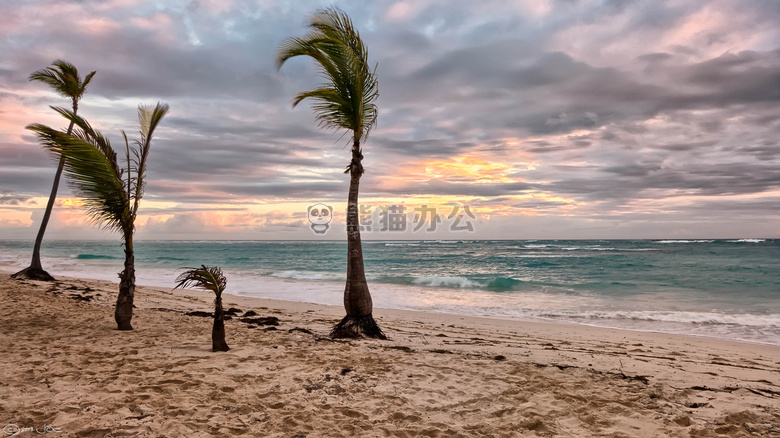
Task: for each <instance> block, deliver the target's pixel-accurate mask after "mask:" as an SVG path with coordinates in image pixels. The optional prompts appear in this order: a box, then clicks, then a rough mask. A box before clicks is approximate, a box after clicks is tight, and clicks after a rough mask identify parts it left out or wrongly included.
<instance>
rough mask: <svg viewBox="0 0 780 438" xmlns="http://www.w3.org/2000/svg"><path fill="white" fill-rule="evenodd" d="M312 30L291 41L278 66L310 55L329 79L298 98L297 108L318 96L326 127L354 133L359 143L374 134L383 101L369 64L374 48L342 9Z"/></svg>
mask: <svg viewBox="0 0 780 438" xmlns="http://www.w3.org/2000/svg"><path fill="white" fill-rule="evenodd" d="M309 28H310V29H311V32H310V33H309V34H308V35H306V36H305V37H303V38H289V39H288V40H286V41H285V42H284V43H283V44H282V45H281V46H280V47H279V50H278V52H277V55H276V65H277V67H279V68H281V66H282V64H284V63H285V61H287V60H288V59H290V58H293V57H296V56H309V57H311V58H312V59H314V60H315V61H316V62H317V64H318V65H319V68H320V73H321V76H322V77H323V78H324V79H325V80H326V81H325V83H323V84H321V85H320V87H319V88H317V89H314V90H309V91H303V92H300V93H298V94H296V95H295V97H294V98H293V107H295V106H297V105H298V104H299V103H300V102H301V101H302V100H304V99H307V98H312V99H313V100H314V101H315V103H314V104H313V108H314V112H315V114H316V118H317V121H318V122H319V123H320V126H321V127H323V128H327V129H339V128H343V129H347V130H350V131H352V133H353V140H356V141H360V140H362V139H363V138H365V137H367V136H368V133H369V131H370V130H371V128H373V127H374V125H375V124H376V119H377V107H376V104H375V103H374V101H375V100H376V99H377V97H379V87H378V82H377V77H376V74H375V72H374V71H372V70H371V69H370V67H369V64H368V50H367V49H366V46H365V45H364V44H363V41H362V40H361V39H360V34H359V33H358V32H357V31H356V30H355V28H354V26H353V24H352V20H350V18H349V16H347V14H345V13H344V12H342V11H340V10H338V9H333V8H330V9H321V10H319V11H317V12H316V13H315V14H314V16H312V18H311V21H310V22H309Z"/></svg>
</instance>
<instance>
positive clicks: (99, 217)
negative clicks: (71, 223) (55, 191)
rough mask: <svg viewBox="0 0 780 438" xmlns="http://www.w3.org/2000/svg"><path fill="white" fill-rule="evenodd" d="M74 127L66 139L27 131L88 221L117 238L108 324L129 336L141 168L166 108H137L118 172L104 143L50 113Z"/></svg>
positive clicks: (88, 129) (81, 124) (83, 125)
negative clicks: (117, 266)
mask: <svg viewBox="0 0 780 438" xmlns="http://www.w3.org/2000/svg"><path fill="white" fill-rule="evenodd" d="M54 109H55V110H56V111H57V112H58V113H60V114H61V115H62V116H64V117H65V118H66V119H68V120H70V122H71V125H74V126H76V128H77V129H76V130H75V132H73V133H72V134H69V133H64V132H60V131H57V130H54V129H52V128H50V127H48V126H45V125H41V124H33V125H29V126H28V127H27V129H29V130H31V131H33V132H35V134H36V135H37V137H38V140H39V141H40V142H41V144H43V146H44V147H45V148H46V149H48V150H49V151H51V152H52V153H54V155H55V156H58V157H59V158H60V162H61V163H62V166H63V171H64V172H65V175H66V176H67V178H68V182H69V184H70V186H71V189H72V190H73V191H74V192H75V193H76V195H77V196H79V197H80V198H82V200H83V202H84V206H85V207H86V208H87V214H88V215H89V217H90V219H91V220H92V221H93V222H95V223H98V224H101V225H102V226H104V227H105V228H108V229H111V230H113V231H119V232H121V233H122V237H123V240H124V247H125V248H124V250H125V264H124V267H125V269H124V271H122V272H121V273H120V274H119V278H120V282H119V296H118V297H117V304H116V310H115V314H114V318H115V319H116V322H117V326H118V328H119V330H132V329H133V327H132V325H131V324H130V321H131V319H132V317H133V296H134V294H135V256H134V249H133V234H134V231H135V218H136V214H137V213H138V206H139V204H140V201H141V197H142V196H143V188H144V184H145V175H146V164H147V159H148V156H149V149H150V147H151V142H152V136H153V135H154V131H155V129H156V128H157V126H158V125H159V123H160V120H162V118H163V117H164V116H165V114H166V113H167V112H168V105H165V104H161V103H157V105H156V106H144V105H141V106H139V107H138V121H139V125H140V134H141V138H140V140H135V141H134V147H131V146H130V142H129V141H128V139H127V135H126V134H125V133H124V131H122V137H123V138H124V140H125V159H126V167H124V168H122V167H120V165H119V163H118V162H117V153H116V151H114V149H113V148H112V147H111V143H110V142H109V141H108V138H106V137H105V136H103V135H102V134H101V133H100V132H99V131H97V130H95V129H94V128H92V126H91V125H90V124H89V122H87V121H86V120H84V119H83V118H82V117H80V116H78V115H76V113H75V112H74V111H70V110H67V109H65V108H54Z"/></svg>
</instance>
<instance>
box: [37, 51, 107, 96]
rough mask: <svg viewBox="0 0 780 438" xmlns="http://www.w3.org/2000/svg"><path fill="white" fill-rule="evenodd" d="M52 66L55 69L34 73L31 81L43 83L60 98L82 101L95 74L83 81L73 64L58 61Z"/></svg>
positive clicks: (92, 73)
mask: <svg viewBox="0 0 780 438" xmlns="http://www.w3.org/2000/svg"><path fill="white" fill-rule="evenodd" d="M52 65H53V66H54V67H46V68H43V69H40V70H36V71H34V72H33V73H32V74H31V75H30V80H31V81H40V82H43V83H45V84H46V85H48V86H49V87H51V88H52V89H53V90H54V91H55V92H56V93H57V94H59V95H60V96H63V97H69V98H71V99H72V100H73V101H78V100H79V99H81V96H82V95H84V92H85V91H86V90H87V85H89V83H90V82H91V81H92V77H93V76H95V72H94V71H93V72H91V73H90V74H88V75H87V77H86V78H84V81H82V80H81V77H80V76H79V71H78V69H77V68H76V67H75V66H74V65H73V64H71V63H69V62H67V61H63V60H61V59H57V60H55V61H54V62H52ZM55 67H56V68H55Z"/></svg>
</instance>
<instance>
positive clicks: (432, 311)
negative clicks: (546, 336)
mask: <svg viewBox="0 0 780 438" xmlns="http://www.w3.org/2000/svg"><path fill="white" fill-rule="evenodd" d="M13 272H15V271H11V270H8V269H7V268H0V275H10V274H12V273H13ZM58 278H61V279H64V280H83V281H96V282H107V283H112V284H114V285H116V286H117V288H118V285H119V282H118V281H114V280H107V279H105V278H92V277H74V276H70V275H60V276H58ZM269 278H270V281H269V286H271V287H273V286H274V285H275V284H274V283H277V285H278V284H295V283H299V284H301V285H305V286H307V287H311V286H312V285H321V283H318V282H316V281H313V280H303V279H292V280H291V279H285V278H278V277H269ZM136 286H137V287H144V288H150V289H155V290H165V289H167V286H164V285H159V284H148V283H145V282H143V280H141V282H137V283H136ZM384 286H387V285H384ZM378 288H379V290H382V285H380V286H378ZM393 288H397V289H402V288H403V287H402V286H400V285H393ZM388 290H392V289H388ZM455 290H456V291H458V292H460V290H459V289H455ZM372 295H373V294H372ZM225 296H231V297H236V298H247V299H257V300H261V301H262V300H266V301H271V302H276V301H278V302H281V303H298V304H302V305H304V304H306V305H313V306H325V307H332V308H334V309H342V310H338V311H342V312H343V307H342V305H340V304H325V303H318V302H313V301H296V300H285V299H278V298H266V297H259V296H253V295H242V294H241V292H238V293H231V292H230V287H229V288H228V291H226V292H225ZM339 299H340V296H339ZM374 309H379V310H382V311H390V312H395V311H398V312H413V313H414V312H419V313H422V314H432V315H444V316H451V317H460V316H465V317H473V318H486V319H490V320H497V321H517V322H520V323H522V322H529V323H541V324H544V323H548V324H553V325H558V324H562V325H570V326H574V327H587V328H593V329H605V330H616V331H626V332H631V333H650V334H658V335H674V336H684V337H692V338H700V339H708V340H715V341H727V342H735V343H746V344H753V345H758V346H768V347H780V345H779V344H776V343H771V342H764V341H759V340H751V339H738V338H729V337H727V336H715V335H707V334H699V333H686V332H681V331H671V330H670V331H663V330H656V329H642V328H631V327H615V326H609V325H599V324H594V323H589V322H578V321H570V320H565V319H553V318H544V317H534V316H500V315H487V314H473V313H455V312H448V311H443V310H436V309H430V310H420V309H404V308H398V307H383V306H381V304H379V305H377V304H376V303H375V305H374ZM337 313H338V312H337ZM375 313H376V311H375ZM341 316H342V317H343V315H341Z"/></svg>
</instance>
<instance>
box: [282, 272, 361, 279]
mask: <svg viewBox="0 0 780 438" xmlns="http://www.w3.org/2000/svg"><path fill="white" fill-rule="evenodd" d="M269 276H271V277H277V278H289V279H292V280H310V281H311V280H325V281H330V280H344V279H346V278H347V277H346V275H345V274H342V273H335V272H313V271H277V272H271V273H270V274H269Z"/></svg>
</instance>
